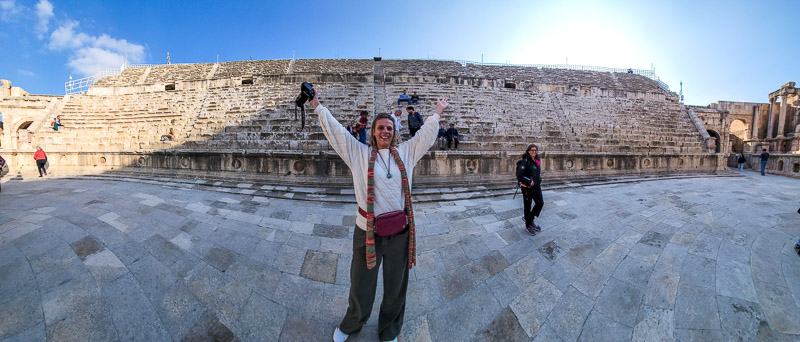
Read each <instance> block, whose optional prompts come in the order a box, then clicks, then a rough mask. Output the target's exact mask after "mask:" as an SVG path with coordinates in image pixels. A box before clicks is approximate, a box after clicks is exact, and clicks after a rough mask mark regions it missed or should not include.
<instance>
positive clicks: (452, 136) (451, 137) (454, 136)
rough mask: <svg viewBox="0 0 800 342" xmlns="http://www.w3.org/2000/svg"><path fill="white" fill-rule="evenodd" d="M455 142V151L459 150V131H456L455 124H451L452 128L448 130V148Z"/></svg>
mask: <svg viewBox="0 0 800 342" xmlns="http://www.w3.org/2000/svg"><path fill="white" fill-rule="evenodd" d="M453 142H455V143H456V146H455V149H456V150H458V130H457V129H456V125H455V124H450V128H449V129H448V130H447V148H448V149H449V148H450V144H451V143H453Z"/></svg>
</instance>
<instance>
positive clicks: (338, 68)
mask: <svg viewBox="0 0 800 342" xmlns="http://www.w3.org/2000/svg"><path fill="white" fill-rule="evenodd" d="M372 70H373V61H372V60H371V59H298V60H295V62H294V72H295V73H313V74H371V73H372Z"/></svg>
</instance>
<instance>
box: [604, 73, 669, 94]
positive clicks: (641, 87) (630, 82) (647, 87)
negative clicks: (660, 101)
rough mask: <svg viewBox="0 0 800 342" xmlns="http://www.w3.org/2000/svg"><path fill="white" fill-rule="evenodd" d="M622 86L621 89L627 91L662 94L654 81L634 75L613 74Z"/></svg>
mask: <svg viewBox="0 0 800 342" xmlns="http://www.w3.org/2000/svg"><path fill="white" fill-rule="evenodd" d="M614 75H615V76H616V77H617V80H619V83H620V84H622V87H623V89H625V90H628V91H645V92H654V93H663V92H664V91H663V90H662V89H661V87H659V86H658V83H656V82H655V81H653V80H651V79H649V78H647V77H644V76H641V75H635V74H627V73H615V74H614Z"/></svg>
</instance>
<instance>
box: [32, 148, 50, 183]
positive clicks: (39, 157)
mask: <svg viewBox="0 0 800 342" xmlns="http://www.w3.org/2000/svg"><path fill="white" fill-rule="evenodd" d="M33 159H35V160H36V167H37V168H39V177H41V176H42V172H44V175H45V176H47V169H45V168H44V164H46V163H47V154H46V153H44V151H42V148H41V147H39V146H36V152H35V153H34V154H33Z"/></svg>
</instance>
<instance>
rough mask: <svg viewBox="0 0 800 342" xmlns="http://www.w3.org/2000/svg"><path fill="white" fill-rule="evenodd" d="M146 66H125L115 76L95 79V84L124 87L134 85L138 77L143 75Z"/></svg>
mask: <svg viewBox="0 0 800 342" xmlns="http://www.w3.org/2000/svg"><path fill="white" fill-rule="evenodd" d="M145 70H147V67H139V68H127V69H125V70H123V71H122V73H120V74H119V75H117V76H109V77H104V78H102V79H101V80H99V81H97V82H96V83H95V85H98V86H111V87H125V86H132V85H135V84H136V82H137V81H139V78H140V77H142V75H144V72H145Z"/></svg>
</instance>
